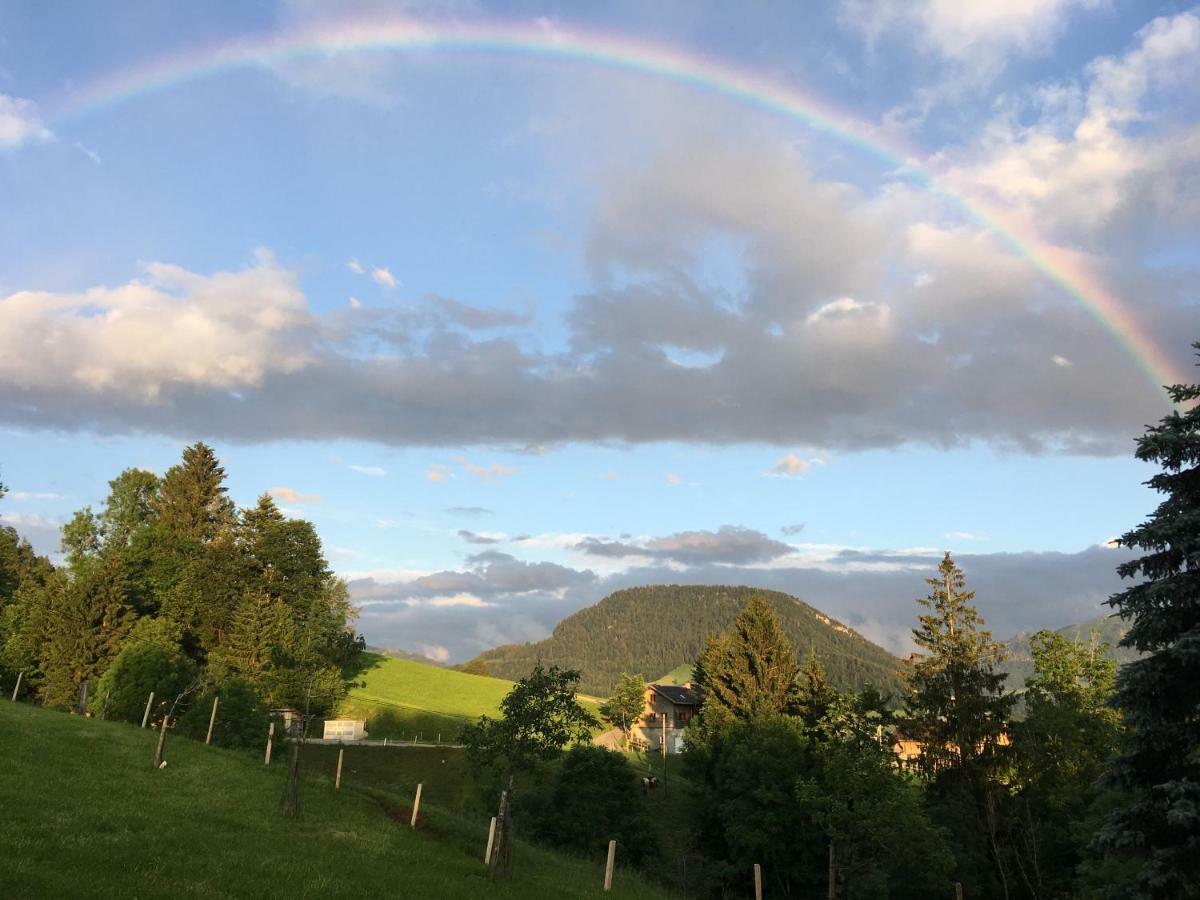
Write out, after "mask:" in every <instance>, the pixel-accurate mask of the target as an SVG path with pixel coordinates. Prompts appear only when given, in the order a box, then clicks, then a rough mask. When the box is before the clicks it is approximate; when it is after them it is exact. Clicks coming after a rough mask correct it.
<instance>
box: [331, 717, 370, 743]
mask: <svg viewBox="0 0 1200 900" xmlns="http://www.w3.org/2000/svg"><path fill="white" fill-rule="evenodd" d="M366 725H367V723H366V722H365V721H363V720H362V719H326V720H325V734H324V738H325V740H327V741H361V740H363V739H364V738H366V736H367V732H366Z"/></svg>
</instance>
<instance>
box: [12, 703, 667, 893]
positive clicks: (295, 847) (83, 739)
mask: <svg viewBox="0 0 1200 900" xmlns="http://www.w3.org/2000/svg"><path fill="white" fill-rule="evenodd" d="M154 740H155V735H154V733H153V732H152V731H149V730H145V731H143V730H141V729H138V728H135V727H133V726H130V725H126V724H119V723H114V722H99V721H95V720H92V719H82V718H77V717H74V716H68V715H66V714H63V713H58V712H51V711H47V710H43V709H39V708H36V707H33V706H28V705H25V704H13V703H10V702H7V701H0V759H2V760H3V761H4V766H3V776H0V809H3V810H4V815H3V816H0V859H3V860H4V863H3V865H0V896H3V897H123V896H128V897H133V896H136V897H140V898H152V897H171V898H174V897H182V896H188V897H283V896H288V897H309V896H312V897H353V898H355V900H358V898H361V897H366V896H380V895H383V896H397V897H431V898H432V897H437V898H448V900H453V898H475V897H480V898H482V897H487V898H506V897H507V898H521V900H533V898H560V897H566V898H572V897H591V896H600V895H601V894H602V893H603V892H602V881H603V876H602V871H601V869H600V868H599V867H597V866H595V865H593V864H591V863H589V862H585V861H582V860H575V859H568V858H565V857H561V856H558V855H555V854H552V853H549V852H546V851H543V850H540V849H538V848H534V847H530V846H528V845H525V844H521V843H518V844H517V845H516V846H515V848H514V851H513V859H514V876H513V880H512V881H511V882H509V883H504V882H500V883H495V884H493V883H491V882H490V881H489V880H488V879H487V878H486V875H485V870H484V867H483V864H482V861H481V856H482V852H483V846H484V843H485V841H486V821H485V820H483V819H482V818H480V819H479V820H478V821H475V820H474V819H466V818H463V817H461V816H460V815H457V814H453V813H449V812H446V811H445V810H443V809H442V808H440V807H439V806H438V802H439V799H440V798H439V794H438V790H439V788H438V787H437V784H438V782H437V780H436V779H434V778H430V779H427V782H428V783H427V784H426V792H425V794H424V798H423V800H422V805H421V811H422V814H423V818H424V821H423V824H422V827H421V828H420V829H418V830H417V831H416V832H414V831H412V830H410V829H409V828H408V827H407V825H406V824H404V822H406V821H407V817H406V816H405V815H404V814H403V813H404V808H403V807H404V804H405V803H407V802H408V796H410V795H408V793H407V791H405V793H404V794H402V795H389V794H387V793H385V792H382V791H379V790H376V791H375V792H373V793H368V792H367V791H366V790H365V789H362V788H358V787H356V786H355V784H354V782H353V779H352V778H350V777H349V776H350V772H349V770H350V769H351V768H352V767H351V766H348V767H347V769H348V771H347V775H348V781H347V782H346V783H345V784H343V788H342V790H341V791H340V792H335V791H334V790H333V785H332V779H331V778H330V777H329V775H328V774H324V772H325V771H327V770H328V769H329V766H328V765H325V764H322V765H320V766H318V765H317V764H316V760H315V759H310V768H309V769H308V774H307V776H306V778H305V782H304V787H303V803H304V808H303V815H302V817H301V818H300V819H298V820H289V819H285V818H283V817H282V816H281V815H280V813H279V800H280V796H281V794H282V791H283V783H284V777H285V767H284V766H283V765H280V764H277V765H273V766H272V767H271V768H269V769H266V768H264V767H263V765H262V758H261V757H260V756H258V755H257V754H248V753H236V752H231V751H226V750H219V749H216V748H213V747H205V746H204V745H203V744H201V743H199V742H196V741H190V740H187V739H185V738H181V737H173V738H171V739H170V741H169V742H168V744H167V752H166V759H167V761H168V765H167V767H166V768H165V769H162V770H157V771H156V770H154V769H152V768H151V766H150V760H151V758H152V756H153V747H154ZM349 752H350V751H348V753H349ZM375 752H376V753H378V754H380V758H381V759H382V758H383V757H384V756H386V755H388V754H392V757H391V758H396V756H397V755H399V754H406V753H408V752H409V751H407V750H376V751H375ZM327 762H328V760H324V763H327ZM355 765H357V764H355ZM414 774H415V773H414ZM389 814H390V815H389ZM393 817H394V818H393ZM396 819H401V820H403V821H402V822H401V823H399V824H398V823H397V821H396ZM614 892H615V893H617V892H619V896H622V897H632V898H651V897H661V896H663V894H662V893H661V892H660V891H658V890H656V889H654V888H652V887H650V886H648V885H647V884H646V883H645V882H643V881H641V880H640V879H638V878H637V877H636V876H634V875H633V874H632V873H629V872H625V871H620V870H619V871H618V879H617V883H616V884H615V885H614Z"/></svg>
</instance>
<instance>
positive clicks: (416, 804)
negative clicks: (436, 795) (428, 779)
mask: <svg viewBox="0 0 1200 900" xmlns="http://www.w3.org/2000/svg"><path fill="white" fill-rule="evenodd" d="M420 808H421V785H419V784H418V785H417V796H416V797H415V798H414V799H413V814H412V821H411V822H409V823H408V825H409V827H410V828H416V827H417V811H418V810H419V809H420Z"/></svg>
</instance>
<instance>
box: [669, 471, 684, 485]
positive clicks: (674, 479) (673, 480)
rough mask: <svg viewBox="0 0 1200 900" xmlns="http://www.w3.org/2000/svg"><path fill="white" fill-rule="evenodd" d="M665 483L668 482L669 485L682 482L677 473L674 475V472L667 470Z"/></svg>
mask: <svg viewBox="0 0 1200 900" xmlns="http://www.w3.org/2000/svg"><path fill="white" fill-rule="evenodd" d="M667 484H670V485H678V484H683V478H682V477H681V476H679V475H676V474H675V473H674V472H668V473H667Z"/></svg>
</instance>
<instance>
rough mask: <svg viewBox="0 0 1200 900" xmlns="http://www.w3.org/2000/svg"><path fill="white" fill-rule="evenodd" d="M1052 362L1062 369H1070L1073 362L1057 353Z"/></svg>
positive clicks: (1051, 359)
mask: <svg viewBox="0 0 1200 900" xmlns="http://www.w3.org/2000/svg"><path fill="white" fill-rule="evenodd" d="M1050 361H1051V362H1052V363H1054V364H1055V365H1056V366H1058V367H1059V368H1060V369H1066V368H1069V367H1070V365H1071V361H1070V360H1069V359H1067V358H1066V357H1065V356H1060V355H1059V354H1057V353H1055V354H1054V355H1053V356H1052V357H1050Z"/></svg>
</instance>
